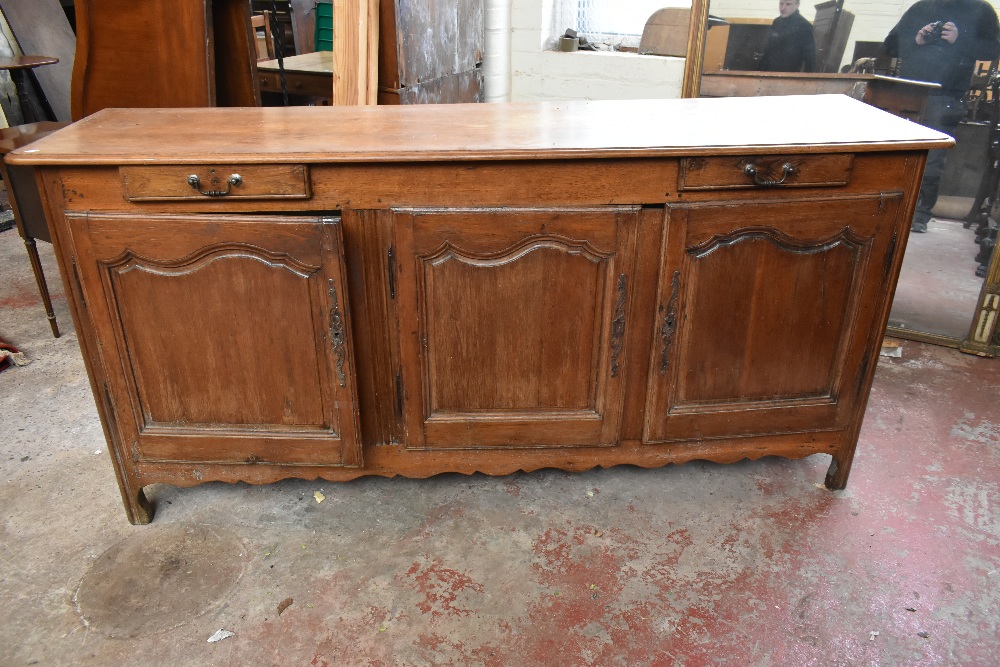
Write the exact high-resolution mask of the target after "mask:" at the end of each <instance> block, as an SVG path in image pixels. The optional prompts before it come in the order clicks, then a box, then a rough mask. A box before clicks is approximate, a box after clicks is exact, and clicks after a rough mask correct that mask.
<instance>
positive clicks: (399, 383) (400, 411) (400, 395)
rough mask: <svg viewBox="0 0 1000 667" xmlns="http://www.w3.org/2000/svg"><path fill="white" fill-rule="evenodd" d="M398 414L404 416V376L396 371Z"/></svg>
mask: <svg viewBox="0 0 1000 667" xmlns="http://www.w3.org/2000/svg"><path fill="white" fill-rule="evenodd" d="M396 416H397V417H402V416H403V376H402V374H401V373H400V372H399V371H396Z"/></svg>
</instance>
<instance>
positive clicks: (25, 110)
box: [0, 56, 59, 123]
mask: <svg viewBox="0 0 1000 667" xmlns="http://www.w3.org/2000/svg"><path fill="white" fill-rule="evenodd" d="M57 62H59V59H58V58H53V57H52V56H14V57H13V58H0V70H7V71H8V72H9V73H10V79H11V81H13V82H14V87H15V88H16V89H17V101H18V102H19V103H20V105H21V115H22V117H23V118H24V122H25V123H38V122H44V121H54V120H55V119H56V116H55V114H54V113H52V108H51V107H49V103H48V101H47V100H46V99H45V96H44V95H43V96H42V98H41V99H40V100H39V104H40V105H41V108H40V109H38V108H36V107H35V104H34V103H33V102H32V101H31V98H30V97H29V95H28V88H27V85H26V82H25V80H24V75H25V72H27V71H29V70H32V69H34V68H36V67H42V66H43V65H55V64H56V63H57Z"/></svg>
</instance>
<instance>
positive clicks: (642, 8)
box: [556, 0, 691, 46]
mask: <svg viewBox="0 0 1000 667" xmlns="http://www.w3.org/2000/svg"><path fill="white" fill-rule="evenodd" d="M559 4H562V5H563V7H564V11H563V12H562V13H563V16H566V18H570V19H572V18H575V19H576V28H575V29H576V30H577V32H579V33H580V34H581V35H584V36H585V37H586V38H587V40H588V41H591V42H605V43H608V44H611V45H621V46H637V45H638V44H639V37H640V36H641V35H642V29H643V27H644V26H645V25H646V21H647V20H648V19H649V17H650V16H652V15H653V13H654V12H656V10H658V9H662V8H664V7H690V6H691V3H690V1H689V0H556V5H559ZM574 9H575V10H576V12H575V13H576V16H575V17H572V16H571V14H572V12H573V10H574ZM567 15H569V16H567ZM568 27H573V26H568Z"/></svg>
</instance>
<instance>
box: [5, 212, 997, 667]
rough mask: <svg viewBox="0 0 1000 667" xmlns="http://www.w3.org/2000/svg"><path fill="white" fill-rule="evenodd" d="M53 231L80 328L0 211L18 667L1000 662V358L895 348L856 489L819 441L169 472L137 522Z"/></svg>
mask: <svg viewBox="0 0 1000 667" xmlns="http://www.w3.org/2000/svg"><path fill="white" fill-rule="evenodd" d="M41 249H42V253H43V260H44V261H45V266H46V268H47V269H48V271H49V275H50V277H51V280H50V283H51V284H52V285H53V287H54V288H55V289H54V291H55V292H56V296H57V298H56V307H57V315H58V318H59V322H60V324H61V325H62V327H63V328H64V330H65V331H66V333H65V335H64V336H63V337H62V338H60V339H58V340H56V339H53V338H52V337H51V336H50V334H49V330H48V325H47V323H46V320H45V318H44V315H43V312H42V310H41V305H40V302H39V300H38V297H37V294H36V292H35V287H34V283H33V281H32V278H31V274H30V270H29V267H28V262H27V259H26V256H25V255H24V249H23V245H22V244H21V242H20V239H19V238H18V236H17V233H16V232H14V231H9V232H4V233H0V337H3V338H5V339H7V340H8V341H10V342H13V343H15V344H16V345H18V346H19V347H21V348H22V349H23V350H24V351H25V352H26V353H27V354H28V355H29V357H31V358H32V359H33V362H32V363H31V365H29V366H26V367H23V368H17V369H12V370H8V371H4V372H3V373H0V665H2V666H3V667H7V666H13V665H73V666H91V665H93V666H102V667H103V666H106V665H115V666H118V665H143V666H150V665H184V666H197V665H275V666H285V665H309V666H317V667H322V666H332V665H338V666H340V665H385V666H388V665H463V666H464V665H489V666H506V665H515V666H518V667H522V666H531V665H546V666H548V665H573V666H575V665H600V666H606V665H627V666H629V667H635V666H641V665H689V666H690V665H715V664H717V665H741V666H742V665H760V666H770V665H775V666H777V665H795V666H800V665H917V664H919V665H949V666H950V665H975V666H981V665H996V664H1000V657H998V656H1000V613H998V612H1000V608H998V607H1000V467H998V465H1000V417H998V416H997V412H998V406H1000V374H998V372H997V371H998V369H1000V365H998V364H1000V362H998V361H995V360H985V359H979V358H975V357H971V356H967V355H962V354H959V353H957V352H954V351H952V350H948V349H944V348H939V347H932V346H926V345H919V344H915V343H908V342H905V343H903V349H904V353H903V357H902V358H901V359H885V358H883V359H882V360H881V362H880V364H879V367H878V372H877V375H876V379H875V387H874V390H873V393H872V399H871V402H870V404H869V410H868V413H867V416H866V419H865V425H864V429H863V431H862V433H861V441H860V444H859V447H858V455H857V458H856V460H855V464H854V470H853V473H852V477H851V480H850V483H849V485H848V488H847V490H845V491H842V492H830V491H827V490H825V489H824V488H822V485H821V482H822V480H823V476H824V474H825V471H826V468H827V464H828V460H829V459H828V457H825V456H819V455H817V456H814V457H811V458H808V459H805V460H802V461H785V460H780V459H763V460H760V461H755V462H750V461H744V462H742V463H737V464H733V465H729V466H722V465H714V464H708V463H699V462H694V463H690V464H686V465H683V466H680V467H667V468H661V469H658V470H643V469H637V468H630V467H620V468H614V469H610V470H594V471H590V472H586V473H580V474H571V473H563V472H558V471H542V472H538V473H532V474H515V475H510V476H507V477H500V478H489V477H485V476H481V475H474V476H470V477H465V476H460V475H444V476H440V477H436V478H432V479H427V480H406V479H391V480H390V479H361V480H358V481H355V482H351V483H347V484H339V485H336V484H330V483H324V482H304V481H287V482H282V483H278V484H272V485H269V486H260V487H251V486H248V485H242V484H240V485H234V486H229V485H224V484H206V485H203V486H200V487H196V488H193V489H177V488H172V487H168V486H156V487H152V489H151V493H150V495H151V497H152V499H153V501H154V502H155V503H156V505H157V506H158V509H157V514H156V519H155V521H154V522H153V523H152V524H151V525H149V526H144V527H139V526H130V525H129V524H128V523H127V522H126V520H125V514H124V511H123V510H122V508H121V505H120V500H119V495H118V491H117V488H116V487H115V481H114V476H113V474H112V469H111V463H110V460H109V457H108V454H107V452H106V450H105V446H104V443H103V439H102V435H101V429H100V426H99V424H98V420H97V416H96V412H95V409H94V405H93V401H92V399H91V397H90V390H89V386H88V384H87V381H86V379H85V376H84V371H83V366H82V362H81V358H80V354H79V351H78V347H77V340H76V337H75V335H74V334H73V332H72V325H71V322H70V318H69V314H68V312H67V309H66V302H65V298H64V297H63V296H62V290H61V288H60V287H59V281H58V277H57V274H56V269H55V266H54V264H53V261H52V252H51V248H50V247H49V246H47V245H44V244H43V245H42V246H41ZM316 491H320V492H321V493H322V494H324V495H325V500H324V501H323V502H322V503H319V502H317V500H316V497H315V496H314V493H315V492H316ZM288 600H291V603H290V604H288V603H287V601H288ZM282 604H287V606H286V607H285V608H284V610H283V612H282V613H280V614H279V612H278V609H279V606H281V605H282ZM220 629H224V630H227V631H229V632H232V633H234V634H233V635H232V636H231V637H228V638H226V639H223V640H221V641H218V642H215V643H210V642H208V639H209V637H210V636H212V635H213V633H215V632H216V631H217V630H220Z"/></svg>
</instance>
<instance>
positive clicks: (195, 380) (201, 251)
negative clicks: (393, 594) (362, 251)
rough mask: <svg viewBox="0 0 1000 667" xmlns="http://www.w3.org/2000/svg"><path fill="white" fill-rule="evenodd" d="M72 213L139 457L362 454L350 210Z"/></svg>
mask: <svg viewBox="0 0 1000 667" xmlns="http://www.w3.org/2000/svg"><path fill="white" fill-rule="evenodd" d="M68 217H69V224H70V229H71V230H72V234H73V243H74V250H75V262H76V265H77V266H76V269H77V271H78V273H79V278H80V280H81V286H82V292H83V295H84V299H85V302H86V304H85V307H86V309H87V311H89V315H90V318H91V319H92V321H93V323H94V327H95V330H96V332H97V335H98V338H99V348H100V355H101V358H102V360H103V365H104V369H105V375H106V378H107V386H106V387H105V388H103V390H104V391H107V392H108V395H109V396H108V397H109V398H110V399H112V400H111V404H112V405H115V406H117V412H116V413H114V415H113V418H114V421H115V424H114V425H113V427H114V428H116V429H117V430H118V432H119V434H120V436H121V442H122V443H123V445H124V446H125V447H127V448H128V449H129V453H130V454H131V456H132V457H133V458H135V459H137V460H143V461H199V462H222V463H232V462H245V463H256V462H261V463H267V462H270V463H294V464H323V465H349V466H356V465H360V463H361V454H360V449H359V446H358V442H359V438H358V432H357V431H358V427H357V409H356V405H357V402H356V400H355V382H354V372H353V358H352V354H351V349H352V348H351V343H350V327H349V326H348V319H347V318H348V311H347V293H346V290H345V289H344V285H345V282H344V273H343V271H344V269H343V265H342V261H341V251H340V248H341V239H340V224H339V220H338V219H336V218H330V219H318V218H292V217H274V216H270V217H264V216H221V215H183V216H180V215H178V216H165V215H159V216H142V217H139V216H126V215H95V214H68Z"/></svg>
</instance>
